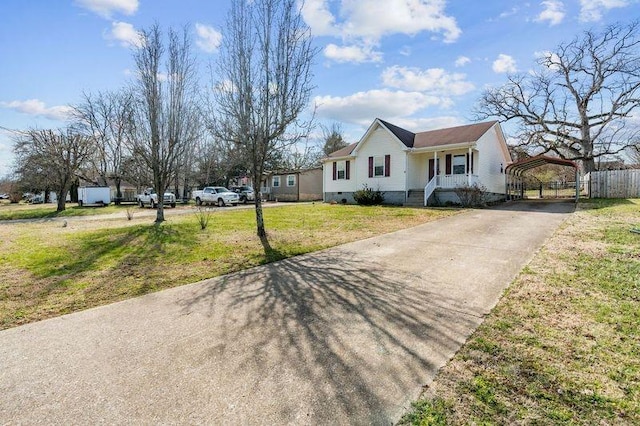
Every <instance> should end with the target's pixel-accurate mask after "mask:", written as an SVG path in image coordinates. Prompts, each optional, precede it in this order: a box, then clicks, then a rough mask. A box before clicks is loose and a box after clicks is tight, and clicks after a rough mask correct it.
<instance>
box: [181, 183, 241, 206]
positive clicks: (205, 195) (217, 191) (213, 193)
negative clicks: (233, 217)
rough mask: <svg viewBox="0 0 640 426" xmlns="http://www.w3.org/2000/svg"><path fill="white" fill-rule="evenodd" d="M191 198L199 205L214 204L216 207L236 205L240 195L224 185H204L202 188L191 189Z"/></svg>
mask: <svg viewBox="0 0 640 426" xmlns="http://www.w3.org/2000/svg"><path fill="white" fill-rule="evenodd" d="M191 198H192V199H194V200H196V204H197V205H199V206H201V205H202V204H215V205H217V206H218V207H224V206H227V205H229V204H231V205H233V206H237V205H238V203H239V202H240V196H239V195H238V194H236V193H235V192H232V191H229V190H228V189H227V188H225V187H224V186H206V187H204V189H201V190H197V191H193V193H192V194H191Z"/></svg>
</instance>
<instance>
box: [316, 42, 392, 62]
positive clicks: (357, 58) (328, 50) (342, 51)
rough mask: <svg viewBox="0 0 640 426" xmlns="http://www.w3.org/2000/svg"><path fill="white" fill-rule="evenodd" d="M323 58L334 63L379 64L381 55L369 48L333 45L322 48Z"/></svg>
mask: <svg viewBox="0 0 640 426" xmlns="http://www.w3.org/2000/svg"><path fill="white" fill-rule="evenodd" d="M324 56H325V57H327V58H329V59H331V60H333V61H336V62H356V63H362V62H380V61H381V60H382V53H380V52H378V51H375V50H373V47H371V46H356V45H351V46H337V45H335V44H333V43H330V44H328V45H327V47H325V48H324Z"/></svg>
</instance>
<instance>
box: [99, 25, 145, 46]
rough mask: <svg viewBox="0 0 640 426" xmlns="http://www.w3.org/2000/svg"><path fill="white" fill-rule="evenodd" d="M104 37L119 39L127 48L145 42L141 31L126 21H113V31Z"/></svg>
mask: <svg viewBox="0 0 640 426" xmlns="http://www.w3.org/2000/svg"><path fill="white" fill-rule="evenodd" d="M104 38H106V39H107V40H114V41H117V42H119V43H120V45H121V46H123V47H127V48H137V47H141V46H142V45H143V44H144V40H143V38H142V35H141V34H140V32H139V31H137V30H136V29H135V28H134V27H133V25H131V24H129V23H126V22H117V21H116V22H112V23H111V31H110V32H108V33H106V34H105V35H104Z"/></svg>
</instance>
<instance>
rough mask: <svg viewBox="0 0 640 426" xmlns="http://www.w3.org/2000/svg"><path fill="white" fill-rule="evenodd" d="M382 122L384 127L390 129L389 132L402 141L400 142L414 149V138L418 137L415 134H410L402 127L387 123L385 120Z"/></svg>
mask: <svg viewBox="0 0 640 426" xmlns="http://www.w3.org/2000/svg"><path fill="white" fill-rule="evenodd" d="M378 120H380V119H378ZM380 122H381V123H382V124H384V126H385V127H386V128H387V129H389V131H390V132H391V133H393V134H394V135H395V136H396V137H397V138H398V139H400V141H401V142H402V143H403V144H405V145H406V146H407V147H409V148H412V147H413V141H414V138H415V136H416V134H415V133H413V132H410V131H408V130H405V129H403V128H402V127H398V126H396V125H395V124H391V123H389V122H387V121H384V120H380Z"/></svg>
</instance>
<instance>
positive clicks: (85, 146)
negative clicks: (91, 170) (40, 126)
mask: <svg viewBox="0 0 640 426" xmlns="http://www.w3.org/2000/svg"><path fill="white" fill-rule="evenodd" d="M94 142H95V141H94V140H93V138H91V137H88V136H86V135H81V134H79V133H76V132H74V131H73V130H71V129H66V130H58V131H54V130H35V129H32V130H29V131H26V132H24V133H22V134H21V135H20V136H19V137H17V139H16V143H15V146H14V152H15V155H16V163H17V173H18V174H19V176H20V177H21V179H24V180H27V181H28V180H32V181H35V182H37V185H41V186H42V187H41V188H40V189H51V190H53V191H55V192H56V195H57V196H58V207H57V211H59V212H60V211H63V210H64V209H65V202H66V199H67V193H68V192H69V189H70V188H71V186H72V184H73V183H74V182H75V181H76V179H77V173H78V172H79V171H80V168H81V167H82V165H83V164H84V163H85V162H86V161H87V159H88V158H89V156H90V154H91V149H92V147H93V146H94Z"/></svg>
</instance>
